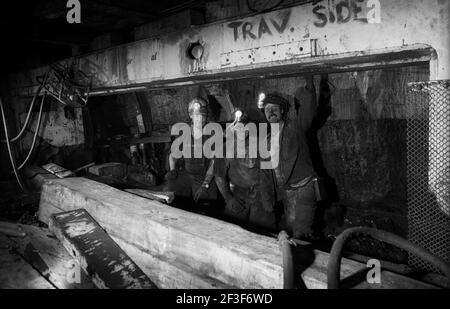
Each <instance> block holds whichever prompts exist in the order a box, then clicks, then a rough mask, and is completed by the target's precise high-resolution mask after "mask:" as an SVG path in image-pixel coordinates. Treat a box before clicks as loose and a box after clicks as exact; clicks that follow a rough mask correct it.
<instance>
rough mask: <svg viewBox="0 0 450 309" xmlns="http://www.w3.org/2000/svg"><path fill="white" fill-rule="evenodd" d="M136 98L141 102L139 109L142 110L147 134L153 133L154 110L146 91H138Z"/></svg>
mask: <svg viewBox="0 0 450 309" xmlns="http://www.w3.org/2000/svg"><path fill="white" fill-rule="evenodd" d="M136 100H137V102H138V104H139V110H140V112H141V117H142V122H143V123H144V128H145V132H146V133H147V135H151V134H152V131H153V120H152V110H151V108H150V104H149V103H148V102H147V96H146V95H145V93H142V92H136Z"/></svg>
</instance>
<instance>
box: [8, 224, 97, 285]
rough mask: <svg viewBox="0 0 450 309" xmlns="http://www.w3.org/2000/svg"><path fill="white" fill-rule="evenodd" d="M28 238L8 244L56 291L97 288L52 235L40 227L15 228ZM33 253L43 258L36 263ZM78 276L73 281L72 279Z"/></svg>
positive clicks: (14, 239)
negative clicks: (31, 251) (56, 289)
mask: <svg viewBox="0 0 450 309" xmlns="http://www.w3.org/2000/svg"><path fill="white" fill-rule="evenodd" d="M14 225H15V226H17V227H18V228H20V230H21V231H23V232H24V233H25V234H26V236H25V237H21V238H17V237H14V238H12V237H10V238H9V239H8V244H9V246H10V247H11V248H13V249H14V251H15V252H17V254H19V255H20V256H22V258H23V259H24V260H26V261H27V262H28V264H30V265H32V266H33V267H34V268H35V269H38V270H39V271H40V272H41V275H44V276H46V278H47V279H48V281H50V282H51V283H52V284H53V286H54V287H56V288H58V289H92V288H95V286H94V285H93V283H92V280H91V279H90V278H89V277H88V276H87V275H86V274H85V273H84V272H82V271H79V272H78V273H76V274H75V271H78V270H77V269H75V268H74V267H77V268H78V267H79V265H76V264H75V263H76V261H75V260H74V259H73V258H72V257H71V256H70V255H69V253H68V252H67V251H66V249H65V248H64V247H63V246H62V244H61V243H60V242H59V241H58V239H56V237H54V236H53V235H52V233H51V232H50V231H49V230H48V229H46V228H40V227H37V226H31V225H23V224H14ZM30 250H34V251H35V252H34V255H39V259H36V258H34V257H33V256H32V254H30ZM72 274H73V275H75V277H73V279H71V278H72V277H71V275H72Z"/></svg>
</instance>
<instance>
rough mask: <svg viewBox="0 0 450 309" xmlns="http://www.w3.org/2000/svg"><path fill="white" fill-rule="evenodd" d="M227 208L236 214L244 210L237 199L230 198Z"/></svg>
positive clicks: (227, 201)
mask: <svg viewBox="0 0 450 309" xmlns="http://www.w3.org/2000/svg"><path fill="white" fill-rule="evenodd" d="M226 203H227V208H228V209H232V210H233V211H234V212H236V213H239V212H241V211H242V210H243V209H244V205H242V203H241V202H240V201H239V200H238V199H236V198H235V197H231V198H228V199H227V200H226Z"/></svg>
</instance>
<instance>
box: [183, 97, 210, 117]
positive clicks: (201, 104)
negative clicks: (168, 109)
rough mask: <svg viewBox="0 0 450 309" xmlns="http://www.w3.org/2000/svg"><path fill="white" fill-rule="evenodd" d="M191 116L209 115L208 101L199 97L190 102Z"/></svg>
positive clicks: (189, 110)
mask: <svg viewBox="0 0 450 309" xmlns="http://www.w3.org/2000/svg"><path fill="white" fill-rule="evenodd" d="M188 112H189V115H192V114H207V113H208V101H206V100H205V99H203V98H200V97H197V98H194V99H192V100H191V102H189V107H188Z"/></svg>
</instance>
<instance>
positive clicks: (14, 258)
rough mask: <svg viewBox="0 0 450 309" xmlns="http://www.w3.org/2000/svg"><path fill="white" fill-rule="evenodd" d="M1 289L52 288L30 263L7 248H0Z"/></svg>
mask: <svg viewBox="0 0 450 309" xmlns="http://www.w3.org/2000/svg"><path fill="white" fill-rule="evenodd" d="M0 288H1V289H53V288H54V287H53V286H52V285H51V284H50V283H49V282H47V281H46V280H45V278H44V277H42V276H41V275H40V274H39V273H38V272H37V271H36V270H34V269H33V268H32V267H31V266H30V264H28V263H27V262H25V261H24V260H23V259H22V258H21V257H20V256H19V255H17V254H14V253H12V252H11V251H10V250H8V249H1V248H0Z"/></svg>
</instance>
